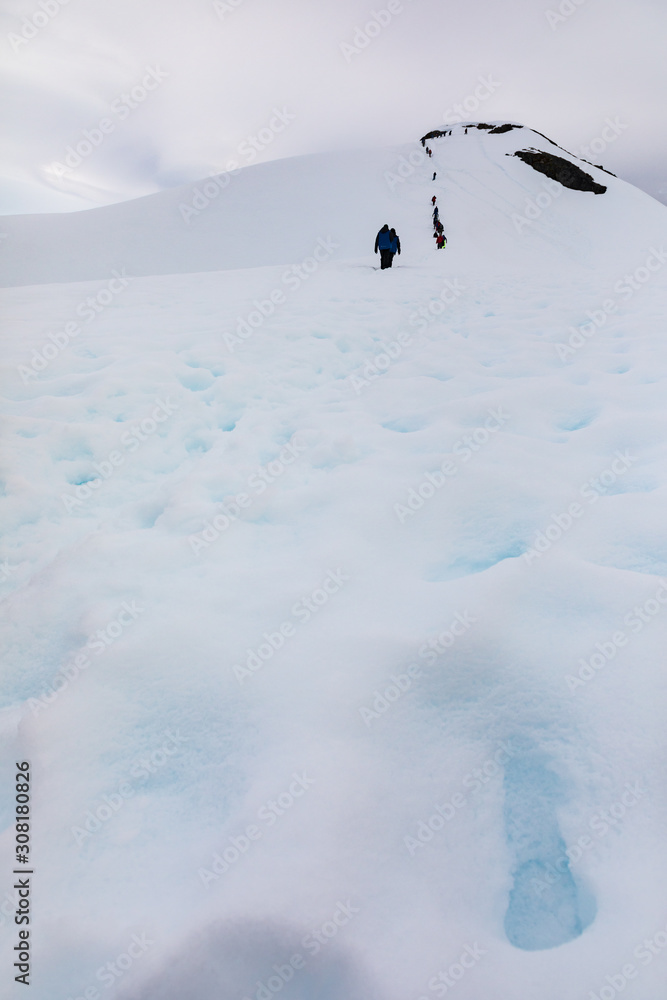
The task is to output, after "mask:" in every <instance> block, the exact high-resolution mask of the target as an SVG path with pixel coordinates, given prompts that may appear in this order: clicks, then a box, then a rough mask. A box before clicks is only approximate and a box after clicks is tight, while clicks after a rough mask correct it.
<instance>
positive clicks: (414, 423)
mask: <svg viewBox="0 0 667 1000" xmlns="http://www.w3.org/2000/svg"><path fill="white" fill-rule="evenodd" d="M382 426H383V427H384V428H385V429H386V430H388V431H397V432H398V433H399V434H410V433H412V431H421V430H423V428H424V427H426V426H427V422H426V420H425V419H424V418H423V417H419V416H413V417H399V418H398V419H396V420H388V421H387V423H386V424H382Z"/></svg>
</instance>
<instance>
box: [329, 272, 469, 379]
mask: <svg viewBox="0 0 667 1000" xmlns="http://www.w3.org/2000/svg"><path fill="white" fill-rule="evenodd" d="M466 291H467V287H466V286H465V285H462V284H461V282H460V281H459V279H458V278H454V279H453V280H452V279H450V278H447V279H446V281H445V284H444V286H443V288H442V291H441V292H440V295H439V296H438V298H436V299H431V300H430V301H429V303H428V305H423V306H420V307H419V309H418V310H417V311H416V312H413V313H412V314H411V316H410V318H409V320H408V322H409V323H410V325H411V326H416V327H417V331H418V332H419V333H422V332H423V331H424V330H425V329H426V328H427V326H428V324H429V323H430V322H431V321H432V320H434V319H435V318H436V317H437V316H441V315H442V313H443V312H444V311H445V308H446V307H447V306H451V305H453V304H454V303H455V302H456V300H457V299H458V298H459V296H461V295H463V293H464V292H466ZM412 338H413V335H412V334H411V333H399V334H398V335H397V337H396V340H391V341H390V342H389V343H388V344H386V343H384V342H383V341H380V347H381V348H382V350H381V351H378V353H377V354H376V355H375V356H374V357H373V358H372V359H371V360H370V361H367V362H366V363H365V364H364V365H360V367H359V368H358V369H357V370H356V371H355V372H352V374H351V375H348V380H349V383H350V386H351V387H352V388H353V389H354V391H355V393H356V395H357V396H358V395H359V394H360V393H361V392H363V390H364V389H367V388H368V386H369V385H370V384H371V382H374V381H375V380H376V379H378V378H380V376H381V375H384V374H385V372H387V371H389V369H390V368H391V366H392V365H393V364H394V362H396V361H398V360H399V358H401V357H402V356H403V353H404V349H405V348H406V347H411V346H412Z"/></svg>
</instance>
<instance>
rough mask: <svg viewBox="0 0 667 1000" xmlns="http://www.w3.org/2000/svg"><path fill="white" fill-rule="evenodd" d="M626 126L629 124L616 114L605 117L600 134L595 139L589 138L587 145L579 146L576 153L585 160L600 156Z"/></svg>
mask: <svg viewBox="0 0 667 1000" xmlns="http://www.w3.org/2000/svg"><path fill="white" fill-rule="evenodd" d="M628 128H630V126H629V125H625V124H624V123H623V122H622V121H621V119H620V118H619V117H618V115H616V117H615V118H605V120H604V128H603V129H602V130H601V132H600V135H599V136H596V137H595V139H591V140H590V144H589V145H588V146H579V149H578V150H577V155H578V156H581V157H582V158H583V159H585V160H586V161H587V162H589V157H591V156H601V155H602V153H604V151H605V149H607V147H608V146H611V144H612V143H613V142H616V140H617V139H618V137H619V136H620V135H622V134H623V132H625V131H626V130H627V129H628ZM596 165H597V164H595V163H594V164H593V166H596Z"/></svg>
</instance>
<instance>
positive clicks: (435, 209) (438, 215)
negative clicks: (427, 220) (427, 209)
mask: <svg viewBox="0 0 667 1000" xmlns="http://www.w3.org/2000/svg"><path fill="white" fill-rule="evenodd" d="M439 218H440V212H439V211H438V206H437V205H436V206H435V208H434V209H433V222H434V223H436V222H437V221H438V219H439Z"/></svg>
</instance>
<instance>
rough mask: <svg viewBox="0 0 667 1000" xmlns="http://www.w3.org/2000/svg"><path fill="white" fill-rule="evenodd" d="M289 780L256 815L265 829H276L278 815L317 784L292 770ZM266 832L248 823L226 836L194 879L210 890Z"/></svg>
mask: <svg viewBox="0 0 667 1000" xmlns="http://www.w3.org/2000/svg"><path fill="white" fill-rule="evenodd" d="M291 778H292V781H291V782H290V784H289V785H288V787H287V788H286V789H285V790H284V791H281V792H279V793H278V795H276V797H275V799H267V800H266V802H264V803H263V804H262V805H261V806H260V807H259V809H258V810H257V813H256V816H257V819H258V820H261V821H262V823H264V824H266V827H267V829H270V828H271V827H273V826H275V825H276V823H277V822H278V820H279V819H280V817H281V816H284V815H285V813H286V812H289V811H290V810H291V809H292V808H293V806H294V805H295V804H296V800H297V799H300V798H302V797H303V796H304V795H305V794H306V792H308V791H309V790H310V788H311V786H312V785H314V784H316V779H315V778H311V777H309V776H308V775H307V773H306V772H305V771H302V772H301V773H299V772H297V771H293V772H292V775H291ZM265 832H266V831H265V830H264V829H262V828H261V827H259V826H258V825H257V824H256V823H249V824H246V825H245V826H244V827H243V833H240V834H238V836H228V837H227V838H226V840H227V841H228V846H227V847H221V848H220V851H221V852H222V854H220V852H218V851H216V852H215V853H214V854H213V856H212V857H211V860H210V861H209V865H210V867H209V868H203V867H202V868H198V869H197V876H198V877H199V879H200V881H201V884H202V885H203V886H204V888H205V889H210V888H211V883H212V882H217V881H218V879H219V878H220V876H221V875H224V874H226V872H228V871H229V870H230V869H231V868H233V867H234V865H236V864H237V863H238V862H239V861H240V860H241V858H242V857H245V855H247V853H248V851H250V849H251V847H252V845H253V844H255V843H257V841H259V840H261V839H262V837H263V835H264V833H265Z"/></svg>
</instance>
